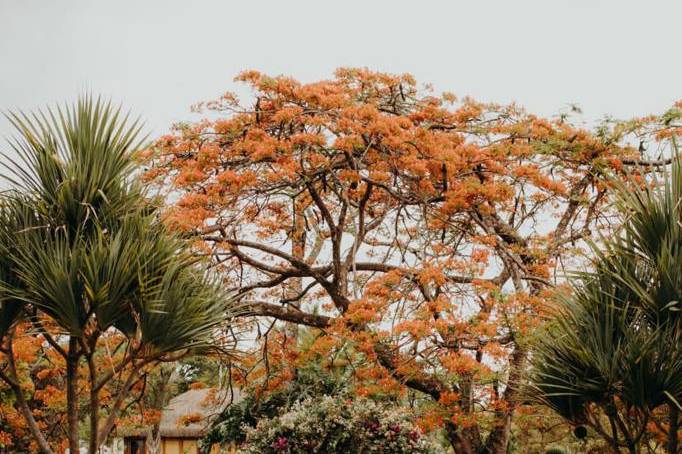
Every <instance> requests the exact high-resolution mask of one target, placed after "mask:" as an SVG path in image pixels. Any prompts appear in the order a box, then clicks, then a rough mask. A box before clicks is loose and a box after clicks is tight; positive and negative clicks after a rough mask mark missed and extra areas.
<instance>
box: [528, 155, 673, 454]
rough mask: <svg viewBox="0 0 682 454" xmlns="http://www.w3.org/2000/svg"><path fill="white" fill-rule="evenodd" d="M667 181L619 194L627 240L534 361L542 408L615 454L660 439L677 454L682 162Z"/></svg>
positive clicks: (569, 306)
mask: <svg viewBox="0 0 682 454" xmlns="http://www.w3.org/2000/svg"><path fill="white" fill-rule="evenodd" d="M663 175H664V181H663V182H662V183H661V182H660V181H656V180H652V182H651V184H649V183H646V184H643V185H641V186H639V185H638V184H636V183H635V184H634V185H633V186H634V187H630V186H628V187H626V186H625V185H623V184H617V186H618V187H619V188H618V189H619V190H618V191H617V192H618V199H619V205H620V211H621V213H622V216H623V218H624V221H625V222H624V224H623V228H622V235H619V236H616V237H612V238H608V239H605V241H604V242H603V244H602V245H600V246H599V247H594V248H593V250H594V253H595V255H596V258H595V259H594V271H590V272H584V273H579V274H578V275H577V278H576V280H575V281H574V285H573V289H572V292H571V293H570V294H568V296H567V298H566V299H565V300H564V301H563V302H562V303H561V305H560V309H559V313H558V315H557V318H556V320H555V322H554V325H553V326H552V327H551V328H550V329H549V332H548V334H547V336H546V337H545V338H543V339H542V340H541V342H540V343H539V348H538V352H537V354H536V355H535V359H534V366H535V367H534V379H535V387H536V391H537V395H538V396H539V398H540V400H541V402H543V403H544V404H546V405H548V406H549V407H550V408H552V409H554V410H555V411H556V412H558V413H559V414H560V415H561V416H563V417H564V418H566V419H568V420H569V421H571V422H572V423H574V424H580V425H587V426H590V427H591V428H592V429H594V430H595V431H596V433H597V434H598V435H599V436H601V437H602V438H604V439H605V440H606V441H607V442H608V443H609V445H610V446H611V447H612V448H613V450H614V452H620V451H619V449H620V448H621V447H622V448H626V449H627V450H628V451H629V452H631V453H637V452H639V450H640V448H641V446H642V445H643V444H644V442H647V441H651V442H652V443H653V442H654V441H656V438H658V441H659V442H662V443H661V444H662V445H664V446H665V448H666V449H667V452H669V453H674V454H677V453H678V452H679V447H678V437H679V419H680V418H679V412H680V409H681V407H680V402H682V318H680V310H682V306H681V305H680V301H682V207H681V206H680V200H682V164H681V163H680V160H679V157H678V158H677V159H675V160H674V162H673V164H672V172H671V173H667V172H666V173H664V174H663ZM652 432H653V433H652ZM653 435H656V437H653Z"/></svg>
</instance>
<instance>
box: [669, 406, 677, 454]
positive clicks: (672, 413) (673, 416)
mask: <svg viewBox="0 0 682 454" xmlns="http://www.w3.org/2000/svg"><path fill="white" fill-rule="evenodd" d="M668 408H669V412H668V416H669V417H670V429H668V446H667V448H668V454H678V449H679V446H678V445H679V443H678V441H677V431H678V430H679V427H680V409H679V408H677V405H675V404H674V403H673V402H671V403H669V404H668Z"/></svg>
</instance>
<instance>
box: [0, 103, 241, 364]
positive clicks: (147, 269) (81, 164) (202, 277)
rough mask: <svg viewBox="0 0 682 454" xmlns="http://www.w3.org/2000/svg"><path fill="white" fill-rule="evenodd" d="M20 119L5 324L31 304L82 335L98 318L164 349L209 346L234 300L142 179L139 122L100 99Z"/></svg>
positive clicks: (2, 269)
mask: <svg viewBox="0 0 682 454" xmlns="http://www.w3.org/2000/svg"><path fill="white" fill-rule="evenodd" d="M10 120H11V121H12V123H13V124H14V126H15V127H16V128H17V130H18V131H19V133H20V137H19V138H18V139H16V140H14V141H13V142H12V143H13V148H14V151H15V153H16V154H17V156H18V158H13V159H9V160H8V162H9V164H8V168H9V170H10V175H9V180H10V182H11V183H12V189H11V190H10V191H9V192H8V193H7V194H5V195H4V198H3V204H2V206H0V218H1V219H0V220H2V221H4V225H2V226H0V251H1V252H2V253H3V254H2V255H3V258H2V260H4V261H6V263H5V262H0V293H1V294H2V295H3V296H4V298H0V301H2V305H1V306H0V329H5V327H6V326H7V327H8V326H9V324H10V323H11V321H12V320H14V319H15V318H16V316H17V313H16V312H17V311H18V310H19V308H20V307H21V305H30V306H31V307H33V308H36V309H39V310H40V311H42V312H43V313H45V314H47V315H48V316H49V317H51V318H53V319H54V320H55V321H56V322H57V324H58V326H60V327H61V328H62V330H63V331H64V333H65V334H69V335H72V336H80V335H82V333H83V332H84V329H85V327H86V326H87V325H88V324H89V323H92V322H93V321H94V322H96V324H97V326H98V327H99V328H100V329H101V330H102V331H105V330H107V329H109V328H111V327H116V328H118V329H119V330H121V331H122V332H124V333H125V334H126V335H127V336H129V337H131V338H132V337H139V338H140V340H142V341H143V342H144V343H145V344H147V345H148V347H149V349H152V350H155V351H158V352H172V351H174V350H178V349H186V348H191V347H196V346H200V345H207V344H209V343H210V342H211V336H212V335H213V333H214V329H215V327H216V326H217V325H218V324H220V323H222V322H223V321H224V320H225V319H226V317H229V316H230V310H231V308H230V303H229V299H228V298H226V296H225V295H224V294H222V292H221V291H220V287H219V286H218V285H216V283H215V282H214V281H213V280H212V278H210V277H209V276H208V275H207V274H206V272H205V269H204V268H202V265H201V264H200V263H197V260H196V259H195V258H194V257H192V256H191V255H190V254H189V253H188V252H187V247H186V244H185V242H183V241H181V240H179V239H178V238H176V237H175V236H174V235H173V234H171V233H170V232H169V231H167V230H166V229H165V228H164V226H163V225H162V224H161V222H160V221H159V219H158V216H157V215H155V213H154V211H153V210H152V209H150V205H149V204H148V203H147V202H146V200H145V199H144V194H143V192H142V191H141V189H140V188H139V186H138V185H137V184H136V183H135V179H134V178H133V172H134V169H135V166H134V156H133V153H134V151H135V150H136V149H137V147H138V146H139V143H140V142H139V141H138V140H137V137H138V133H139V125H138V123H137V122H133V123H132V124H130V125H128V124H127V117H124V116H122V115H121V113H120V110H118V109H114V108H112V106H111V105H110V104H108V103H103V102H101V101H100V100H94V99H92V98H90V97H86V98H84V99H82V100H81V101H79V103H78V104H77V105H76V106H74V107H66V108H58V109H56V110H48V111H47V113H38V114H33V115H28V114H12V115H10ZM0 334H2V332H0Z"/></svg>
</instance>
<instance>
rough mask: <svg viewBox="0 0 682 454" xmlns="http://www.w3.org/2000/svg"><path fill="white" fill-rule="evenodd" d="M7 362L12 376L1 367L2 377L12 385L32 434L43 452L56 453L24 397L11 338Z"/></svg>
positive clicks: (20, 409)
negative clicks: (6, 373)
mask: <svg viewBox="0 0 682 454" xmlns="http://www.w3.org/2000/svg"><path fill="white" fill-rule="evenodd" d="M7 362H8V364H9V370H10V373H11V374H12V376H11V377H8V376H7V375H5V374H4V373H3V372H2V369H0V377H2V380H3V381H5V382H6V383H7V384H8V385H9V386H10V388H12V391H13V392H14V397H15V399H16V401H17V406H18V407H19V411H21V414H22V416H23V417H24V419H25V420H26V424H28V429H29V431H30V432H31V435H33V438H35V439H36V442H37V443H38V446H39V447H40V450H41V451H42V452H43V454H54V451H52V449H51V448H50V445H49V444H48V442H47V440H46V439H45V436H44V435H43V433H42V432H41V431H40V428H39V427H38V423H37V422H36V420H35V418H34V417H33V413H32V412H31V408H30V407H29V406H28V402H26V398H25V397H24V391H23V390H22V389H21V385H20V381H19V375H18V374H17V368H16V364H15V362H14V351H13V350H12V341H11V339H10V340H9V347H8V350H7Z"/></svg>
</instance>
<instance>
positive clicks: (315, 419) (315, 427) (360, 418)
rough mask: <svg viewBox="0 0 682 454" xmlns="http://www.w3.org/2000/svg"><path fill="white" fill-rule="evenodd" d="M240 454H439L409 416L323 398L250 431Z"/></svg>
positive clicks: (379, 406) (295, 407)
mask: <svg viewBox="0 0 682 454" xmlns="http://www.w3.org/2000/svg"><path fill="white" fill-rule="evenodd" d="M238 452H239V453H240V454H261V453H263V454H267V453H299V452H307V453H329V452H344V453H384V454H391V453H396V454H397V453H439V452H442V451H441V449H440V448H439V447H438V446H436V445H434V444H433V443H431V442H430V440H428V439H427V438H425V437H424V435H423V434H422V432H421V431H420V430H419V428H417V427H416V426H414V424H412V423H411V422H410V417H409V415H408V414H407V413H405V412H404V411H400V410H399V409H397V408H395V407H388V406H385V405H382V404H380V403H377V402H375V401H372V400H370V399H353V400H346V399H343V398H340V397H332V396H322V397H319V398H309V399H306V400H303V401H301V402H298V403H296V404H294V405H293V406H292V407H291V409H290V410H289V411H288V412H286V413H283V414H282V415H280V416H277V417H274V418H270V419H263V420H261V421H260V422H259V423H258V425H257V426H256V427H255V428H247V429H246V442H245V444H244V445H243V446H242V448H241V449H240V450H239V451H238Z"/></svg>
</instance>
